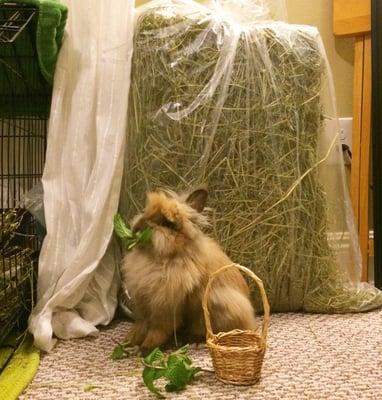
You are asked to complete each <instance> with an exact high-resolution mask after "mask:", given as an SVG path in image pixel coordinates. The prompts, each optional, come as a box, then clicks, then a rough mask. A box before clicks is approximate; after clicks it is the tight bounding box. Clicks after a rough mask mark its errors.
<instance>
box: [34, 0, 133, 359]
mask: <svg viewBox="0 0 382 400" xmlns="http://www.w3.org/2000/svg"><path fill="white" fill-rule="evenodd" d="M67 4H68V7H69V19H68V24H67V32H66V38H65V41H64V45H63V47H62V49H61V53H60V57H59V61H58V64H57V69H56V76H55V82H54V90H53V102H52V109H51V117H50V124H49V135H48V147H47V154H46V165H45V170H44V175H43V186H44V205H45V215H46V226H47V236H46V238H45V240H44V243H43V247H42V250H41V255H40V262H39V273H38V303H37V305H36V307H35V309H34V311H33V313H32V315H31V317H30V321H29V329H30V331H31V332H32V333H33V335H34V338H35V343H36V345H37V346H38V347H40V348H42V349H44V350H47V351H49V350H50V349H51V348H52V346H53V345H54V339H53V335H56V336H57V337H60V338H72V337H81V336H86V335H90V334H95V333H96V332H97V329H96V327H95V326H96V325H98V324H107V323H108V322H110V320H111V319H112V317H113V314H114V311H115V307H116V304H117V287H118V280H117V271H116V268H115V265H116V263H115V262H114V260H113V251H112V249H111V248H109V249H108V250H107V248H108V244H109V241H110V237H111V235H112V230H113V226H112V218H113V215H114V214H115V212H116V210H117V207H118V200H119V194H120V185H121V179H122V168H123V151H124V145H125V135H126V110H127V102H128V90H129V85H130V67H131V53H132V35H133V9H134V1H132V0H129V1H126V0H113V1H112V2H110V1H108V0H98V1H94V0H80V1H78V0H67Z"/></svg>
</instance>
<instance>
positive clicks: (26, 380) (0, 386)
mask: <svg viewBox="0 0 382 400" xmlns="http://www.w3.org/2000/svg"><path fill="white" fill-rule="evenodd" d="M13 351H14V350H13V348H12V347H8V346H6V347H3V348H1V349H0V366H1V368H2V367H3V366H4V365H5V364H6V365H5V368H4V370H3V371H2V372H1V374H0V399H1V400H16V399H17V398H18V396H19V395H20V394H21V393H22V392H23V390H24V389H25V388H26V387H27V386H28V385H29V384H30V383H31V382H32V379H33V377H34V376H35V374H36V372H37V369H38V366H39V362H40V352H39V350H37V349H36V348H35V347H34V346H33V340H32V338H30V337H28V338H27V339H26V340H25V341H24V342H23V343H21V344H20V346H19V347H18V348H17V350H16V351H14V353H13V355H12V357H11V358H9V357H10V356H11V354H12V352H13ZM8 360H9V361H8Z"/></svg>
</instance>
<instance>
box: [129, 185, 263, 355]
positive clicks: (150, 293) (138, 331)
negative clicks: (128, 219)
mask: <svg viewBox="0 0 382 400" xmlns="http://www.w3.org/2000/svg"><path fill="white" fill-rule="evenodd" d="M206 200H207V191H206V190H204V189H198V190H196V191H194V192H193V193H191V194H189V195H188V196H187V195H180V196H178V195H177V194H175V193H172V192H152V193H149V194H148V195H147V202H146V207H145V209H144V211H143V213H142V214H140V215H138V216H136V217H135V218H134V220H133V223H132V228H133V230H140V229H143V228H145V227H150V228H151V229H152V240H151V243H149V244H144V245H141V246H137V247H135V248H134V249H133V250H132V251H130V252H129V253H128V254H127V255H126V257H125V258H124V261H123V265H122V279H123V281H124V285H125V286H126V288H127V290H128V292H129V294H130V296H131V299H132V302H133V308H134V313H135V317H136V319H135V323H134V326H133V328H132V329H131V330H130V332H129V333H128V336H127V340H128V341H129V342H130V343H131V344H133V345H139V346H140V347H141V349H142V350H143V351H146V352H147V351H149V350H151V349H153V348H154V347H158V346H161V345H163V344H165V343H166V342H167V341H168V339H170V338H171V337H172V335H173V333H174V329H176V330H177V331H178V332H179V333H180V334H182V335H183V336H186V338H185V339H186V340H203V339H204V337H205V325H204V317H203V312H202V306H201V300H202V296H203V293H204V290H205V287H206V284H207V281H208V277H209V274H211V273H212V272H213V271H215V270H217V269H218V268H220V267H222V266H224V265H228V264H231V263H232V262H231V260H230V259H229V258H228V256H227V255H226V254H225V253H224V252H223V251H222V249H221V248H220V247H219V245H218V244H217V243H216V242H215V241H214V240H213V239H211V238H209V237H208V236H207V235H205V234H204V233H203V232H202V231H201V228H202V227H203V226H205V225H206V224H207V221H206V218H205V217H204V216H203V215H202V214H201V212H202V211H203V209H204V206H205V203H206ZM209 309H210V313H211V318H212V327H213V330H214V332H225V331H229V330H232V329H243V330H244V329H254V328H255V321H254V310H253V308H252V305H251V302H250V299H249V288H248V286H247V284H246V282H245V280H244V278H243V277H242V275H241V274H240V272H239V271H237V270H234V269H232V270H228V271H226V272H224V273H222V274H220V275H218V277H217V278H216V279H215V281H214V284H213V287H212V290H211V292H210V300H209Z"/></svg>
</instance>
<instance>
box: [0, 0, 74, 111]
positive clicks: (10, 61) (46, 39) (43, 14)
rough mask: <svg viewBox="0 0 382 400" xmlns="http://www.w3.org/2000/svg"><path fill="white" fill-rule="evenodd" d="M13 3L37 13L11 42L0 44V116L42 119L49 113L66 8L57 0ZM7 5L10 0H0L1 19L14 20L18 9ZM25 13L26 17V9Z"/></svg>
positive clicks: (32, 0) (26, 0) (30, 0)
mask: <svg viewBox="0 0 382 400" xmlns="http://www.w3.org/2000/svg"><path fill="white" fill-rule="evenodd" d="M12 3H15V4H16V5H17V6H22V7H24V6H25V7H26V8H27V7H33V8H37V9H38V14H37V15H35V16H34V17H33V18H32V20H30V21H29V23H28V24H27V25H26V26H24V28H23V30H22V31H21V32H20V33H19V34H18V36H17V37H16V38H15V39H14V40H13V41H12V42H5V43H1V46H0V118H15V117H21V116H22V117H26V116H36V117H39V118H42V119H45V118H46V117H47V116H48V115H49V109H50V99H51V92H52V83H53V77H54V71H55V67H56V62H57V57H58V52H59V50H60V47H61V44H62V40H63V35H64V29H65V23H66V18H67V13H68V10H67V7H66V6H64V5H63V4H61V3H60V2H59V0H23V1H17V0H16V1H12ZM9 4H10V0H0V17H1V18H0V20H8V19H12V18H13V20H16V19H17V18H16V17H15V16H17V12H18V10H17V8H16V7H15V9H14V10H13V9H12V10H11V11H10V10H9V7H8V5H9ZM24 13H25V15H26V16H27V15H28V10H26V11H25V12H24ZM23 18H25V17H23ZM0 29H1V27H0Z"/></svg>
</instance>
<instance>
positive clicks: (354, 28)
mask: <svg viewBox="0 0 382 400" xmlns="http://www.w3.org/2000/svg"><path fill="white" fill-rule="evenodd" d="M333 32H334V34H335V35H336V36H356V35H365V34H368V33H370V32H371V1H370V0H333Z"/></svg>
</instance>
